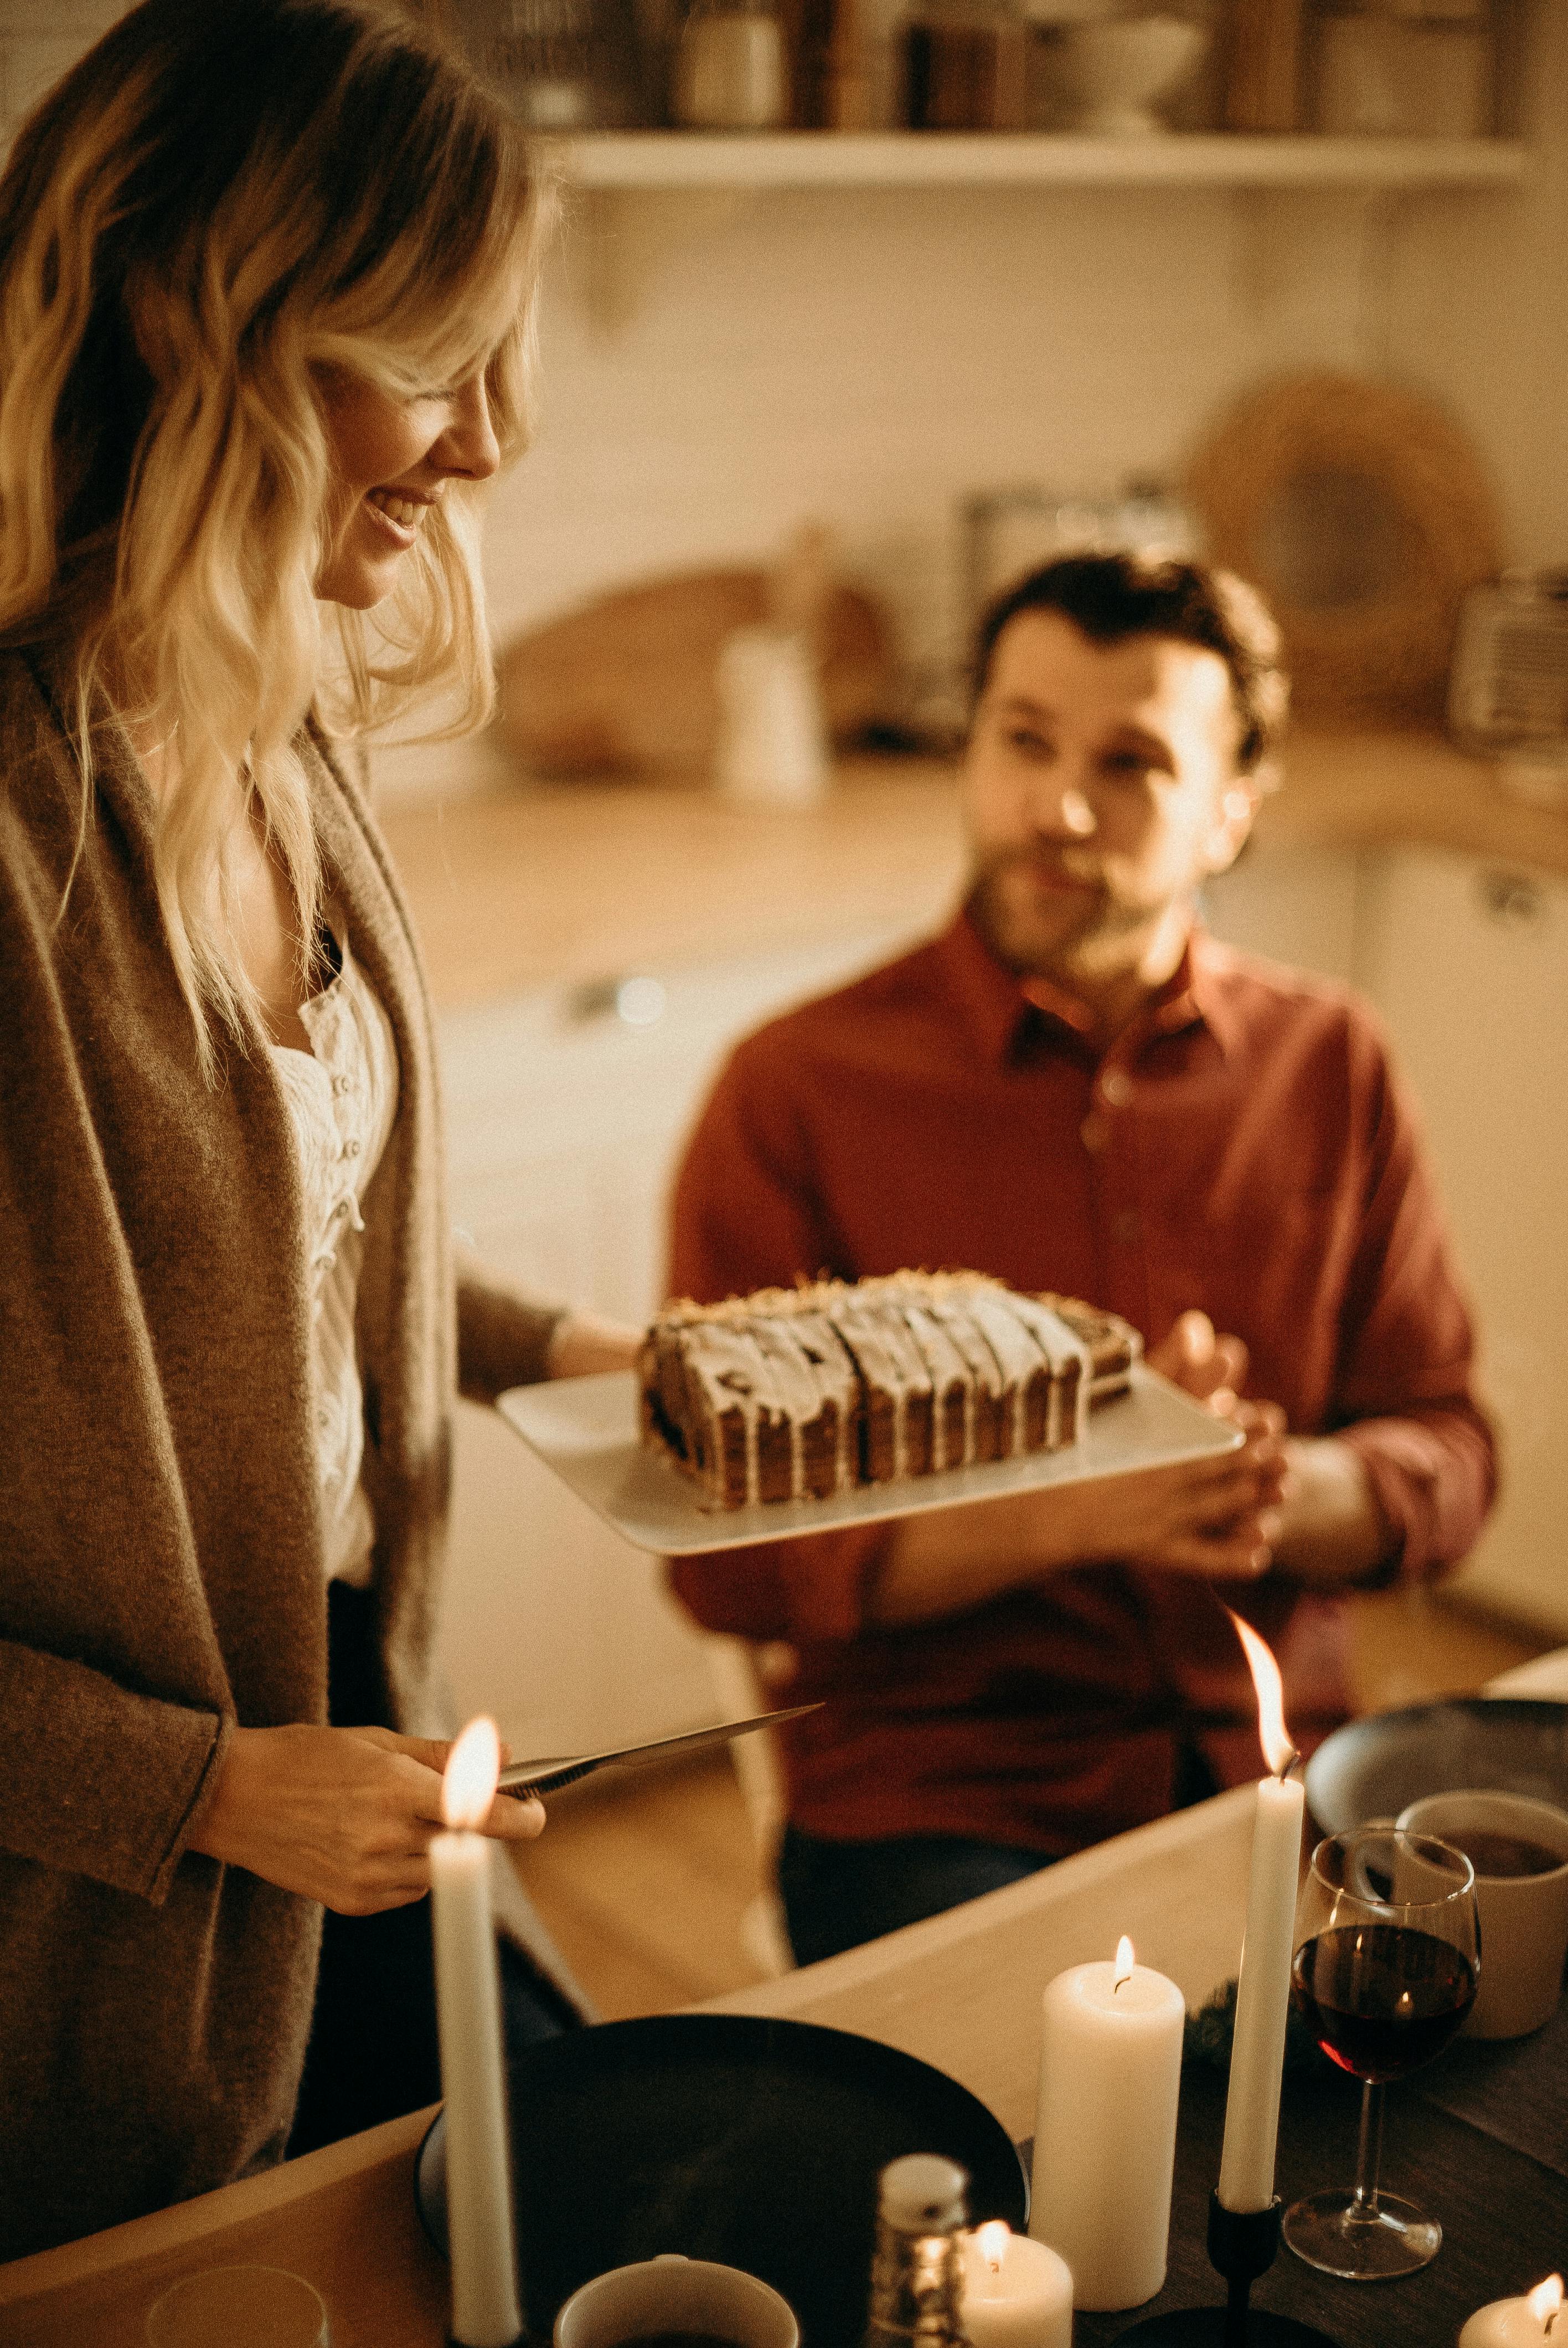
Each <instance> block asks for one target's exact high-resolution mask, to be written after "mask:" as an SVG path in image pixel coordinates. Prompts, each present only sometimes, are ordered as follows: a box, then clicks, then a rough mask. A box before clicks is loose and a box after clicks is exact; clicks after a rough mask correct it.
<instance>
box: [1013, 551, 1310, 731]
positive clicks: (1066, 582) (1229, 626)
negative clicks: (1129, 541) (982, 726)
mask: <svg viewBox="0 0 1568 2348" xmlns="http://www.w3.org/2000/svg"><path fill="white" fill-rule="evenodd" d="M1020 612H1060V613H1061V615H1062V617H1063V618H1064V619H1067V620H1071V622H1072V623H1073V625H1074V626H1075V627H1078V628H1081V629H1082V631H1083V633H1084V634H1085V635H1086V636H1088V637H1089V638H1090V640H1091V643H1093V644H1121V643H1122V641H1123V639H1124V638H1126V637H1128V636H1174V637H1175V638H1176V640H1177V642H1178V643H1180V644H1201V645H1202V646H1203V648H1204V651H1205V652H1211V653H1217V654H1219V656H1220V658H1221V660H1223V661H1224V663H1225V666H1226V668H1227V669H1228V670H1229V671H1230V679H1231V692H1232V695H1233V698H1234V699H1235V707H1236V715H1237V716H1238V717H1239V718H1240V719H1241V740H1240V742H1239V744H1238V745H1237V748H1236V767H1237V769H1238V771H1239V772H1240V773H1242V774H1244V775H1245V774H1251V773H1253V772H1254V771H1255V769H1256V768H1257V767H1260V766H1261V765H1262V764H1263V763H1264V761H1265V760H1266V758H1267V757H1269V755H1270V753H1271V752H1272V751H1273V750H1275V749H1276V747H1277V746H1278V743H1279V739H1280V736H1281V735H1282V734H1283V733H1284V731H1285V716H1286V707H1287V706H1288V704H1289V699H1290V685H1289V680H1288V678H1287V677H1286V674H1285V671H1284V670H1283V669H1282V668H1281V667H1280V665H1279V630H1278V628H1277V627H1276V625H1275V623H1274V620H1273V617H1272V616H1271V614H1270V613H1269V611H1268V608H1267V606H1266V604H1265V602H1264V601H1263V598H1262V597H1261V596H1260V595H1258V594H1256V593H1255V592H1254V591H1253V589H1252V588H1250V587H1248V586H1247V585H1246V584H1245V582H1244V581H1242V580H1240V579H1238V578H1236V576H1235V573H1234V572H1229V571H1212V570H1210V569H1209V568H1208V567H1207V566H1206V565H1205V564H1204V563H1201V562H1177V561H1154V560H1152V559H1151V558H1150V557H1148V556H1146V555H1141V554H1066V555H1062V556H1060V557H1059V558H1058V560H1057V561H1054V562H1047V563H1045V564H1044V565H1043V566H1042V567H1041V568H1040V570H1039V571H1031V572H1029V574H1028V575H1027V577H1025V578H1022V579H1020V580H1019V581H1018V582H1017V584H1016V585H1014V586H1012V587H1009V589H1008V590H1007V592H1006V593H1005V594H1003V595H999V596H998V598H997V600H996V602H994V603H992V605H991V606H990V608H989V611H988V612H987V613H986V614H985V617H984V618H983V619H982V620H981V622H980V625H979V633H978V634H977V636H976V639H975V662H974V698H975V700H976V701H977V702H978V701H979V697H980V695H981V694H982V693H983V692H984V691H985V689H986V680H987V679H988V677H989V675H990V670H991V662H992V659H993V657H994V656H995V654H996V648H997V644H998V642H999V639H1000V636H1001V633H1002V631H1003V629H1004V628H1005V627H1007V626H1008V624H1009V622H1011V621H1013V620H1016V619H1017V618H1018V616H1019V613H1020Z"/></svg>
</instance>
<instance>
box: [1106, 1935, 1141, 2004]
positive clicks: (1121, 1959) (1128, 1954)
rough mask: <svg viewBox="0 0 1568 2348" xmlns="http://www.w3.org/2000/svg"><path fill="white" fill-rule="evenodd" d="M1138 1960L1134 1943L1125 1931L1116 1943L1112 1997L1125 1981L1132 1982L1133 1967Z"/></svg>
mask: <svg viewBox="0 0 1568 2348" xmlns="http://www.w3.org/2000/svg"><path fill="white" fill-rule="evenodd" d="M1136 1962H1137V1959H1136V1958H1135V1957H1134V1956H1133V1954H1132V1941H1130V1940H1129V1939H1128V1938H1127V1935H1126V1933H1125V1932H1123V1933H1122V1938H1121V1939H1120V1940H1119V1941H1117V1943H1116V1978H1115V1980H1114V1981H1113V1982H1112V1984H1111V1994H1112V1997H1114V1996H1115V1994H1116V1993H1117V1991H1118V1990H1119V1989H1120V1988H1121V1986H1122V1982H1130V1981H1131V1980H1132V1967H1133V1966H1134V1964H1135V1963H1136Z"/></svg>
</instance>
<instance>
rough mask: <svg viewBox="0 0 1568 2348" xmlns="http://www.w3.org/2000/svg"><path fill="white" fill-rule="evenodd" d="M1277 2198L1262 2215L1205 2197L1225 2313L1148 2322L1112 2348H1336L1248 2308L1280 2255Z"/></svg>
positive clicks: (1185, 2310) (1183, 2312)
mask: <svg viewBox="0 0 1568 2348" xmlns="http://www.w3.org/2000/svg"><path fill="white" fill-rule="evenodd" d="M1279 2206H1280V2205H1279V2197H1278V2195H1277V2194H1276V2196H1275V2199H1273V2200H1272V2201H1271V2202H1270V2203H1269V2205H1268V2207H1267V2209H1249V2210H1236V2209H1226V2208H1225V2204H1224V2202H1223V2201H1222V2200H1221V2199H1220V2197H1219V2195H1218V2194H1217V2193H1211V2194H1210V2195H1209V2260H1210V2262H1211V2264H1212V2265H1213V2266H1214V2269H1215V2271H1217V2272H1218V2273H1220V2274H1222V2275H1224V2277H1225V2282H1226V2284H1227V2286H1228V2291H1227V2297H1226V2300H1225V2305H1224V2307H1182V2308H1177V2309H1175V2310H1173V2312H1172V2313H1170V2314H1169V2315H1151V2316H1147V2317H1146V2318H1145V2319H1144V2321H1143V2322H1142V2323H1135V2324H1134V2325H1133V2326H1132V2330H1131V2332H1123V2333H1121V2334H1120V2336H1119V2338H1118V2340H1117V2343H1116V2348H1128V2343H1130V2342H1132V2341H1137V2342H1139V2343H1141V2348H1338V2343H1337V2341H1335V2340H1333V2339H1331V2338H1330V2336H1329V2334H1328V2333H1327V2332H1319V2331H1317V2329H1316V2328H1315V2327H1314V2326H1313V2325H1312V2324H1310V2323H1297V2322H1296V2319H1295V2317H1294V2316H1290V2315H1272V2314H1270V2313H1269V2312H1267V2311H1266V2309H1263V2308H1254V2307H1251V2306H1249V2305H1248V2303H1247V2302H1248V2300H1249V2297H1250V2295H1251V2291H1252V2287H1253V2284H1254V2283H1255V2281H1257V2279H1258V2277H1259V2275H1262V2274H1266V2273H1267V2272H1268V2270H1269V2268H1270V2267H1271V2266H1272V2265H1273V2264H1274V2261H1275V2258H1276V2253H1277V2251H1278V2250H1279Z"/></svg>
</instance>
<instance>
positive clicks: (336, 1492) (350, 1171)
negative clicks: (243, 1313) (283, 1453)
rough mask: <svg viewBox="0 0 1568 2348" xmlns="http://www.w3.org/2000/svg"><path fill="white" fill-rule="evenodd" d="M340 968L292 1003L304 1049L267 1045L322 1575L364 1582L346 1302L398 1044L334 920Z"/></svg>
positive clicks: (390, 1103)
mask: <svg viewBox="0 0 1568 2348" xmlns="http://www.w3.org/2000/svg"><path fill="white" fill-rule="evenodd" d="M332 936H333V943H334V945H335V946H336V949H337V954H338V970H337V973H336V975H335V976H334V977H333V979H332V981H331V982H330V983H329V984H328V985H326V986H325V987H323V989H322V992H321V993H320V994H314V995H313V996H312V997H311V999H310V1001H309V1002H308V1003H304V1004H301V1006H300V1017H301V1019H302V1022H303V1023H304V1028H305V1033H306V1034H307V1035H309V1037H310V1039H311V1049H310V1051H309V1052H303V1051H300V1050H297V1049H296V1048H294V1047H293V1046H292V1045H283V1044H274V1045H272V1065H273V1066H274V1067H275V1068H276V1070H277V1073H278V1079H279V1082H280V1083H281V1084H282V1087H283V1097H284V1099H285V1101H286V1102H287V1103H288V1108H289V1122H290V1124H291V1126H292V1129H293V1137H294V1150H295V1156H296V1159H297V1162H298V1165H299V1169H300V1183H301V1188H302V1192H303V1195H304V1232H305V1267H306V1278H307V1279H308V1281H309V1282H310V1288H311V1369H312V1384H313V1409H314V1412H315V1428H316V1467H317V1472H318V1474H319V1476H320V1478H321V1496H322V1522H323V1529H324V1531H325V1535H326V1569H327V1578H328V1580H329V1581H349V1582H353V1583H354V1584H355V1585H356V1586H358V1587H359V1588H361V1589H363V1588H364V1587H365V1585H366V1584H367V1583H368V1582H369V1581H370V1573H371V1545H372V1542H373V1540H374V1533H375V1526H374V1519H373V1517H372V1515H371V1508H370V1501H369V1499H368V1498H367V1496H366V1494H365V1491H364V1484H363V1483H362V1481H361V1469H362V1467H363V1465H364V1387H363V1385H362V1384H361V1380H360V1371H359V1353H358V1348H357V1346H356V1344H355V1340H354V1302H355V1298H356V1295H357V1293H358V1289H359V1273H360V1265H361V1263H362V1262H363V1260H364V1216H363V1214H362V1213H361V1211H360V1200H362V1198H363V1197H364V1193H365V1191H366V1190H367V1189H369V1187H370V1181H371V1177H372V1176H373V1175H374V1172H375V1169H376V1167H377V1166H378V1165H379V1164H380V1162H381V1154H382V1151H383V1150H384V1148H385V1147H386V1142H387V1137H388V1135H389V1134H390V1133H391V1131H392V1126H393V1119H394V1118H395V1116H396V1114H397V1048H396V1045H395V1042H394V1040H393V1034H392V1025H391V1022H390V1021H389V1020H388V1018H387V1015H386V1013H385V1011H384V1008H383V1007H382V1004H381V1001H380V998H379V997H378V996H377V995H376V994H374V991H373V990H372V988H371V987H370V986H369V984H368V983H366V981H365V979H364V976H363V974H362V973H361V972H360V971H359V970H358V969H357V967H356V966H355V964H354V960H353V957H352V956H351V954H350V953H349V950H348V942H347V940H346V937H343V935H342V934H341V924H339V925H337V927H336V928H335V929H334V930H333V932H332Z"/></svg>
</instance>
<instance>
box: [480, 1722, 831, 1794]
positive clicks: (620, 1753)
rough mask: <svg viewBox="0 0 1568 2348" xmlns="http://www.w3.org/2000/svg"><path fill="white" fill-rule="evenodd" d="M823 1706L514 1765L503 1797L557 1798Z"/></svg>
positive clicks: (504, 1778)
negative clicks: (590, 1779) (600, 1778)
mask: <svg viewBox="0 0 1568 2348" xmlns="http://www.w3.org/2000/svg"><path fill="white" fill-rule="evenodd" d="M821 1709H822V1706H821V1704H790V1705H788V1706H786V1708H785V1709H784V1711H782V1712H759V1713H755V1714H753V1716H752V1718H751V1719H750V1720H725V1721H721V1722H720V1724H719V1725H718V1726H717V1727H716V1728H690V1729H687V1730H686V1731H685V1732H684V1734H683V1735H679V1736H656V1737H654V1738H653V1739H652V1740H651V1742H650V1743H649V1744H647V1745H622V1746H616V1747H615V1748H614V1749H613V1750H611V1751H610V1752H608V1753H575V1754H566V1755H562V1756H559V1757H556V1758H550V1759H545V1760H539V1761H512V1762H509V1763H508V1764H507V1767H506V1768H504V1769H503V1770H502V1772H501V1775H500V1778H499V1780H498V1784H499V1789H500V1791H501V1792H502V1793H503V1794H515V1795H516V1796H517V1797H518V1800H519V1801H526V1800H527V1799H528V1797H529V1796H530V1795H532V1794H557V1793H559V1791H560V1789H561V1787H563V1786H575V1785H576V1783H577V1781H578V1779H579V1777H587V1776H591V1775H592V1773H593V1771H594V1770H595V1769H609V1768H612V1767H614V1766H617V1765H618V1764H620V1763H621V1762H628V1761H630V1762H636V1761H649V1760H653V1759H656V1758H657V1757H658V1756H659V1755H661V1754H663V1753H699V1752H701V1751H702V1747H703V1746H708V1745H727V1744H728V1743H729V1742H730V1739H731V1738H732V1737H733V1736H749V1735H751V1733H752V1731H753V1729H754V1728H777V1727H778V1726H779V1725H780V1723H781V1722H783V1721H785V1720H798V1719H799V1718H800V1717H801V1715H802V1714H803V1713H807V1712H820V1711H821Z"/></svg>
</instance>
